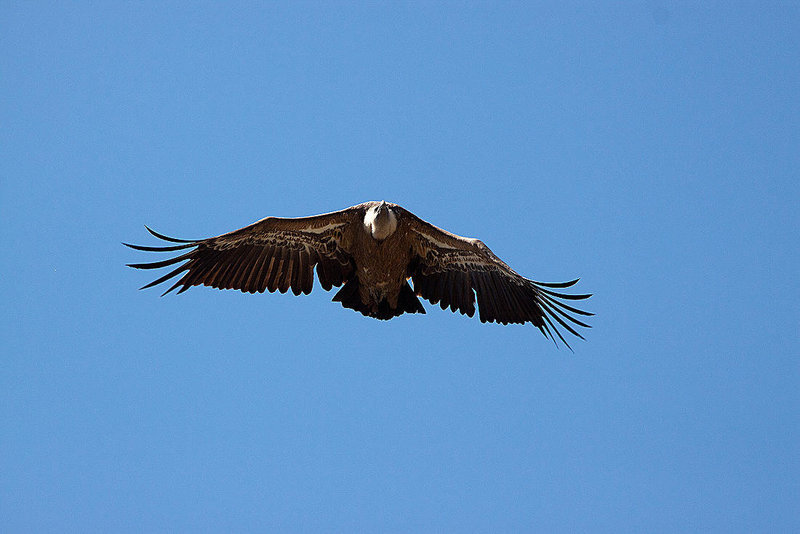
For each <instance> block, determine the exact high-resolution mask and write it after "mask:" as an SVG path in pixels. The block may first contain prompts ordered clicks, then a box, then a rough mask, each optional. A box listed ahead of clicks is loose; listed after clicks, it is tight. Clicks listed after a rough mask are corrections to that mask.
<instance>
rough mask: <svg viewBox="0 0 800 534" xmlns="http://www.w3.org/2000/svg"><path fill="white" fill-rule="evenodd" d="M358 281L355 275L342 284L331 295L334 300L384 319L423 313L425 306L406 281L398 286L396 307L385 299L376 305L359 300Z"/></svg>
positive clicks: (362, 312) (365, 313)
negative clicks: (405, 314)
mask: <svg viewBox="0 0 800 534" xmlns="http://www.w3.org/2000/svg"><path fill="white" fill-rule="evenodd" d="M358 289H359V282H358V278H357V277H353V278H351V279H350V280H348V281H347V283H345V284H344V286H342V288H341V289H340V290H339V291H338V292H337V293H336V295H334V296H333V301H334V302H341V303H342V306H344V307H345V308H350V309H353V310H355V311H357V312H360V313H361V314H362V315H366V316H367V317H374V318H376V319H381V320H383V321H386V320H388V319H391V318H393V317H397V316H399V315H403V314H404V313H425V308H424V307H423V306H422V303H421V302H420V301H419V299H418V298H417V295H415V294H414V291H413V290H412V289H411V286H409V285H408V282H406V283H405V284H403V287H401V288H400V295H399V296H398V299H397V307H396V308H392V307H391V306H390V305H389V302H388V301H387V300H385V299H384V300H382V301H381V302H379V303H378V305H377V306H376V307H372V306H370V305H368V304H366V303H364V302H362V300H361V294H360V293H359V291H358Z"/></svg>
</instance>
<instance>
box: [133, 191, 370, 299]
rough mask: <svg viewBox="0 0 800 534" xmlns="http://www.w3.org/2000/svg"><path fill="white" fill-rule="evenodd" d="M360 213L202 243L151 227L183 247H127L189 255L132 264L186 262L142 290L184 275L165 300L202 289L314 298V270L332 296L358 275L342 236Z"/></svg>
mask: <svg viewBox="0 0 800 534" xmlns="http://www.w3.org/2000/svg"><path fill="white" fill-rule="evenodd" d="M358 213H359V206H353V207H352V208H347V209H345V210H342V211H337V212H333V213H327V214H324V215H316V216H313V217H300V218H294V219H282V218H277V217H267V218H266V219H262V220H260V221H258V222H256V223H254V224H251V225H250V226H246V227H244V228H241V229H239V230H235V231H233V232H229V233H227V234H223V235H221V236H218V237H211V238H208V239H199V240H185V239H175V238H172V237H167V236H165V235H162V234H159V233H157V232H155V231H153V230H151V229H150V228H147V227H145V228H147V230H148V231H149V232H150V233H151V234H153V235H154V236H156V237H158V238H159V239H163V240H164V241H170V242H172V243H180V244H178V245H172V246H162V247H147V246H141V245H130V244H128V243H123V244H124V245H127V246H129V247H131V248H133V249H136V250H143V251H146V252H175V251H179V250H180V251H183V250H186V252H184V253H182V254H180V255H178V256H176V257H173V258H170V259H167V260H164V261H156V262H152V263H133V264H129V267H133V268H136V269H158V268H161V267H167V266H170V265H174V264H177V263H180V262H185V263H183V264H181V265H179V266H178V267H177V268H175V269H174V270H172V271H170V272H168V273H167V274H165V275H164V276H162V277H161V278H159V279H157V280H154V281H152V282H150V283H149V284H147V285H145V286H144V287H142V289H145V288H148V287H152V286H154V285H157V284H161V283H163V282H166V281H167V280H170V279H172V278H174V277H176V276H178V275H180V274H181V273H183V276H181V277H180V278H179V279H178V281H177V282H175V284H174V285H172V286H171V287H170V288H169V289H167V290H166V291H165V292H164V295H166V294H167V293H169V292H170V291H172V290H173V289H176V288H178V287H180V290H179V291H178V293H182V292H184V291H186V290H187V289H189V288H190V287H192V286H197V285H206V286H211V287H216V288H218V289H239V290H241V291H243V292H247V293H255V292H259V293H263V292H264V290H265V289H266V290H268V291H270V292H274V291H275V290H278V291H280V292H281V293H285V292H286V291H288V290H289V288H291V289H292V292H293V293H294V294H295V295H299V294H300V293H305V294H308V293H310V292H311V290H312V288H313V285H314V266H316V267H317V276H319V281H320V284H321V285H322V287H323V288H324V289H325V290H326V291H327V290H329V289H331V287H333V286H339V285H341V284H342V282H343V281H344V280H346V279H347V278H348V277H349V276H350V274H351V273H352V271H353V268H354V267H353V260H352V258H351V256H350V254H349V253H348V252H347V251H346V250H345V248H344V247H343V246H342V245H343V243H342V237H343V230H344V228H345V227H346V226H347V225H348V224H350V223H351V222H352V221H353V220H356V219H357V218H358V216H359V215H358Z"/></svg>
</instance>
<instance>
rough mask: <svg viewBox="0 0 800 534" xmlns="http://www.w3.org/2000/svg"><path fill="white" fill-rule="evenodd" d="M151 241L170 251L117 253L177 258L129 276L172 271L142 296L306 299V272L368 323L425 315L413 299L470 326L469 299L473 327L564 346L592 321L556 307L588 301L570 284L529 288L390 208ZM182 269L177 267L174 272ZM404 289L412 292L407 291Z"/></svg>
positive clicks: (477, 246) (469, 242) (475, 245)
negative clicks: (493, 325) (507, 329)
mask: <svg viewBox="0 0 800 534" xmlns="http://www.w3.org/2000/svg"><path fill="white" fill-rule="evenodd" d="M147 230H148V231H149V232H150V233H151V234H153V235H154V236H156V237H158V238H160V239H163V240H164V241H169V242H172V243H178V244H177V245H170V246H163V247H148V246H140V245H130V244H127V243H125V245H127V246H129V247H131V248H134V249H136V250H143V251H147V252H177V251H185V252H182V253H181V254H179V255H178V256H176V257H174V258H171V259H167V260H164V261H157V262H152V263H135V264H130V265H129V266H130V267H134V268H137V269H157V268H161V267H168V266H171V265H175V264H180V265H178V266H177V267H176V268H175V269H173V270H172V271H170V272H168V273H167V274H165V275H164V276H162V277H161V278H159V279H157V280H154V281H153V282H151V283H149V284H147V285H146V286H144V287H143V288H142V289H145V288H148V287H152V286H154V285H157V284H160V283H162V282H166V281H167V280H170V279H172V278H175V277H177V276H178V275H181V274H182V276H180V277H179V278H178V280H177V282H175V283H174V284H173V285H172V286H171V287H169V289H167V290H166V291H165V292H164V294H167V293H169V292H170V291H172V290H174V289H177V288H180V289H178V293H182V292H184V291H186V290H187V289H189V288H190V287H192V286H197V285H206V286H211V287H216V288H219V289H238V290H241V291H243V292H247V293H256V292H258V293H263V292H264V291H265V290H267V291H270V292H274V291H276V290H277V291H280V292H281V293H285V292H287V291H288V290H289V289H291V290H292V293H294V294H295V295H299V294H300V293H304V294H308V293H310V292H311V289H312V287H313V285H314V267H316V270H317V277H318V278H319V281H320V284H321V285H322V287H323V288H324V289H325V290H326V291H328V290H330V289H331V288H332V287H334V286H337V287H338V286H342V284H344V285H343V287H342V288H341V289H340V290H339V291H338V292H337V293H336V295H335V296H334V297H333V300H334V301H336V302H341V303H342V306H344V307H346V308H352V309H354V310H356V311H358V312H361V313H362V314H364V315H366V316H369V317H375V318H377V319H391V318H392V317H396V316H398V315H402V314H403V313H425V308H423V307H422V303H421V302H420V301H419V299H418V298H417V297H422V298H424V299H426V300H428V301H430V302H431V303H432V304H439V306H440V307H441V308H442V309H443V310H444V309H447V308H448V307H449V308H450V310H451V311H453V312H455V311H458V312H460V313H462V314H466V315H468V316H470V317H472V316H473V315H474V314H475V298H476V296H477V303H478V314H479V317H480V320H481V322H497V323H502V324H508V323H526V322H530V323H533V324H534V325H535V326H536V327H538V328H539V330H541V332H542V333H543V334H544V335H545V336H546V337H550V338H551V339H553V341H555V340H556V338H555V337H554V335H553V334H554V333H555V335H557V336H558V338H559V339H560V340H561V341H562V342H563V343H564V344H565V345H567V346H568V347H569V344H568V343H567V341H566V340H565V339H564V337H563V335H562V334H561V332H560V331H559V328H558V326H559V325H560V326H561V327H563V328H564V329H566V330H567V331H569V332H570V333H571V334H573V335H575V336H578V337H580V338H581V339H583V336H581V335H580V334H579V333H578V332H577V331H576V330H575V327H576V326H580V327H585V328H589V325H587V324H585V323H583V322H582V321H580V320H578V319H577V318H576V317H575V315H584V316H588V315H592V314H591V313H589V312H585V311H582V310H579V309H577V308H575V307H573V306H570V305H568V304H566V303H565V302H563V301H564V300H581V299H586V298H589V297H590V295H570V294H566V293H562V292H560V291H554V290H556V289H563V288H567V287H570V286H572V285H574V284H575V283H576V282H577V280H572V281H570V282H562V283H556V284H552V283H543V282H534V281H533V280H529V279H527V278H524V277H522V276H520V275H519V274H517V273H516V272H514V271H513V270H512V269H511V268H510V267H509V266H508V265H506V264H505V263H504V262H503V261H502V260H500V258H498V257H497V256H495V255H494V253H493V252H492V251H491V250H489V247H487V246H486V245H484V244H483V243H482V242H481V241H479V240H477V239H469V238H465V237H460V236H457V235H455V234H451V233H450V232H447V231H445V230H442V229H441V228H437V227H436V226H433V225H432V224H430V223H427V222H425V221H423V220H422V219H420V218H419V217H417V216H416V215H414V214H413V213H411V212H409V211H408V210H405V209H403V208H401V207H400V206H398V205H396V204H389V203H386V202H365V203H364V204H359V205H358V206H353V207H351V208H347V209H344V210H341V211H336V212H333V213H326V214H324V215H316V216H312V217H299V218H293V219H287V218H277V217H267V218H266V219H262V220H260V221H258V222H256V223H254V224H251V225H250V226H246V227H244V228H241V229H239V230H235V231H233V232H229V233H227V234H223V235H221V236H218V237H211V238H208V239H200V240H185V239H174V238H171V237H167V236H164V235H161V234H159V233H157V232H155V231H153V230H151V229H150V228H147ZM181 262H184V263H181ZM409 279H410V280H412V282H413V284H414V288H413V289H412V288H411V286H409V284H408V280H409Z"/></svg>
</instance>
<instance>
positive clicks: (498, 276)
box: [404, 210, 593, 347]
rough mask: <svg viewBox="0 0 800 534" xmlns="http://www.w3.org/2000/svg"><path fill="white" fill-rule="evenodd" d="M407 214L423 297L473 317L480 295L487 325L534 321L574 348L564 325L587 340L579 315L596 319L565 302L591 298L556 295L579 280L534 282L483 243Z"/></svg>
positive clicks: (416, 285) (415, 275)
mask: <svg viewBox="0 0 800 534" xmlns="http://www.w3.org/2000/svg"><path fill="white" fill-rule="evenodd" d="M404 211H405V210H404ZM404 214H405V215H406V216H407V217H408V220H409V227H410V231H411V232H412V233H413V235H414V236H415V237H416V239H414V240H413V243H414V253H415V260H414V262H413V263H412V267H411V278H412V280H413V281H414V291H415V292H416V294H417V295H419V296H421V297H423V298H424V299H427V300H429V301H430V302H431V303H432V304H437V303H438V304H439V306H440V307H441V308H442V309H443V310H444V309H446V308H447V307H448V306H449V307H450V310H451V311H454V312H455V311H459V312H461V313H463V314H466V315H468V316H470V317H472V316H473V315H474V314H475V295H476V294H477V297H478V310H479V316H480V319H481V322H498V323H502V324H508V323H526V322H530V323H533V324H534V325H535V326H536V327H538V328H539V330H541V332H542V333H543V334H544V335H545V336H546V337H549V338H551V339H552V340H553V341H554V342H555V341H556V338H555V337H554V333H555V335H557V336H558V338H559V339H561V341H562V342H563V343H564V344H565V345H566V346H567V347H569V343H567V341H566V340H565V339H564V336H563V335H562V334H561V332H560V331H559V328H558V325H560V326H561V327H563V328H565V329H566V330H567V331H569V332H570V333H571V334H574V335H575V336H577V337H579V338H581V339H583V336H582V335H581V334H580V333H578V331H577V330H576V329H575V327H578V326H579V327H584V328H590V326H589V325H587V324H585V323H584V322H582V321H580V320H579V319H577V318H576V317H575V315H585V316H588V315H593V314H591V313H589V312H586V311H583V310H579V309H577V308H575V307H573V306H570V305H568V304H566V303H565V302H563V301H564V300H582V299H586V298H589V297H590V296H591V295H570V294H566V293H562V292H559V291H555V290H556V289H564V288H567V287H570V286H572V285H574V284H575V283H576V282H577V281H578V280H572V281H570V282H562V283H555V284H553V283H544V282H535V281H533V280H529V279H527V278H525V277H523V276H520V275H519V274H517V273H516V272H515V271H514V270H513V269H511V267H509V266H508V265H506V264H505V263H504V262H503V261H502V260H501V259H500V258H498V257H497V256H495V255H494V253H493V252H492V251H491V250H489V247H487V246H486V245H484V244H483V242H481V241H480V240H478V239H469V238H466V237H461V236H457V235H455V234H451V233H450V232H447V231H445V230H442V229H441V228H437V227H436V226H434V225H432V224H430V223H428V222H425V221H423V220H422V219H420V218H419V217H416V216H415V215H413V214H412V213H410V212H408V211H405V213H404Z"/></svg>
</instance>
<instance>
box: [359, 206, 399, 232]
mask: <svg viewBox="0 0 800 534" xmlns="http://www.w3.org/2000/svg"><path fill="white" fill-rule="evenodd" d="M364 229H365V230H366V231H367V232H369V233H370V234H371V235H372V237H373V239H377V240H378V241H383V240H384V239H386V238H387V237H389V236H390V235H392V234H393V233H394V231H395V230H397V216H396V215H395V214H394V211H392V209H391V208H390V207H389V206H387V205H386V204H385V203H383V202H382V203H381V204H379V205H378V206H375V207H373V208H370V209H368V210H367V213H366V215H364Z"/></svg>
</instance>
